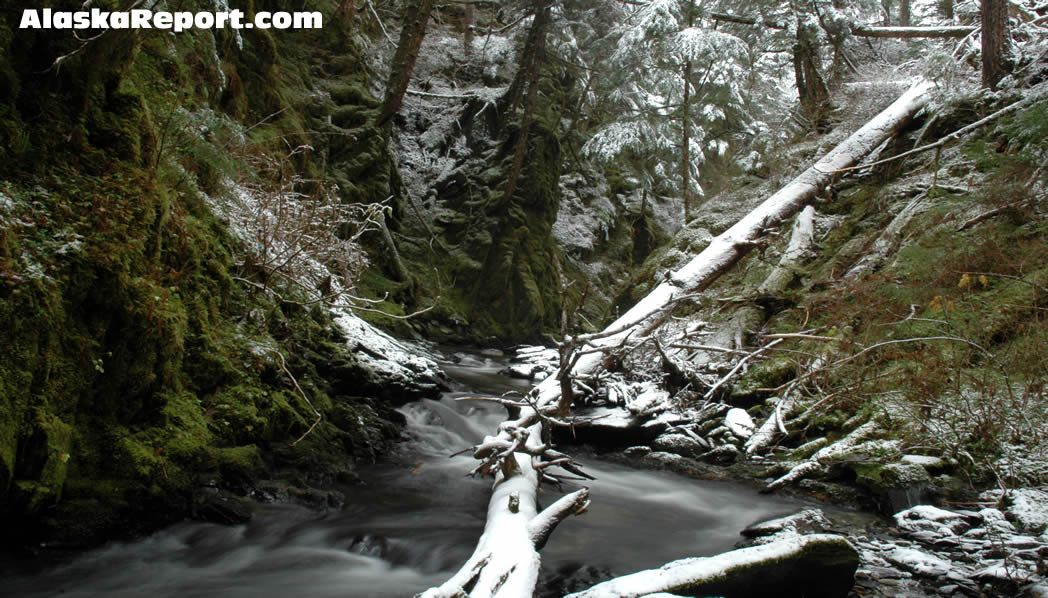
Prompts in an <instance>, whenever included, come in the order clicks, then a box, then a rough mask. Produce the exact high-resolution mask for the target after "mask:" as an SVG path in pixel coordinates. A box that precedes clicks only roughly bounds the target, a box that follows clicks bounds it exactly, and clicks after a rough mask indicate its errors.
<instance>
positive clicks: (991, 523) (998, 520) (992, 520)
mask: <svg viewBox="0 0 1048 598" xmlns="http://www.w3.org/2000/svg"><path fill="white" fill-rule="evenodd" d="M979 517H981V518H982V522H983V525H984V526H986V528H987V530H988V531H992V532H996V533H999V534H1014V533H1015V526H1014V525H1012V524H1011V522H1010V521H1008V520H1007V519H1005V517H1004V513H1002V512H1001V511H1000V510H998V509H983V510H981V511H979ZM972 531H974V530H972ZM983 535H985V534H983Z"/></svg>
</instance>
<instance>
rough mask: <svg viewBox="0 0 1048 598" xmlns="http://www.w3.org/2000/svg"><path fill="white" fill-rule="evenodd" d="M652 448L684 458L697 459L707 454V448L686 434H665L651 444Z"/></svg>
mask: <svg viewBox="0 0 1048 598" xmlns="http://www.w3.org/2000/svg"><path fill="white" fill-rule="evenodd" d="M651 447H652V448H653V449H655V450H657V451H664V452H667V453H673V454H675V455H681V456H684V457H697V456H699V455H701V454H702V453H703V452H705V448H704V447H703V446H702V445H701V444H699V442H698V441H696V440H695V439H694V438H692V437H690V436H687V435H685V434H663V435H662V436H659V437H658V438H656V439H655V441H654V442H652V443H651Z"/></svg>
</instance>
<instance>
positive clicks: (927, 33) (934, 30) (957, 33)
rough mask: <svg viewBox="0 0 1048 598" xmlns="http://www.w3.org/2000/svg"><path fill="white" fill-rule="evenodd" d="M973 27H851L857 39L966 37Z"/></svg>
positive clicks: (973, 29)
mask: <svg viewBox="0 0 1048 598" xmlns="http://www.w3.org/2000/svg"><path fill="white" fill-rule="evenodd" d="M972 31H975V27H965V26H962V25H951V26H947V27H865V26H862V27H859V26H857V27H853V28H852V35H855V36H857V37H902V38H916V37H936V38H945V37H955V38H962V37H967V36H968V35H970V34H971V32H972Z"/></svg>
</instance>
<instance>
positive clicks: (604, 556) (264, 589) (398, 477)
mask: <svg viewBox="0 0 1048 598" xmlns="http://www.w3.org/2000/svg"><path fill="white" fill-rule="evenodd" d="M500 367H502V364H500V363H499V362H498V360H493V359H491V358H488V357H483V356H463V359H462V361H461V362H460V363H459V364H448V365H446V370H447V371H448V373H449V374H450V375H451V376H452V377H453V378H455V379H456V380H457V381H458V382H459V383H460V384H461V385H462V386H463V387H465V388H468V389H469V391H468V392H467V391H459V392H451V393H447V394H446V395H445V396H444V397H443V398H442V399H441V400H440V401H422V402H419V403H414V404H411V405H408V406H406V407H404V408H403V412H404V414H405V416H406V417H407V419H408V426H407V429H406V431H405V438H406V442H404V443H402V444H401V445H400V446H399V447H398V449H397V451H396V454H395V455H394V456H393V458H392V459H390V460H389V461H388V462H384V463H382V464H380V465H376V466H374V467H370V468H365V469H363V470H361V471H360V474H361V478H362V479H363V480H364V482H365V483H364V484H362V485H356V486H351V487H346V488H343V489H342V491H343V492H345V494H346V499H347V500H346V506H345V507H344V508H343V509H342V510H340V511H337V512H327V513H317V512H315V511H310V510H307V509H305V508H303V507H297V506H291V505H265V506H262V507H260V510H259V512H258V514H257V515H256V516H255V518H254V519H253V520H252V521H251V522H250V523H248V524H245V525H238V526H221V525H215V524H208V523H199V522H186V523H181V524H178V525H175V526H173V527H170V528H168V529H166V530H163V531H160V532H158V533H156V534H154V535H152V536H150V537H148V538H145V539H142V540H139V541H136V542H130V543H112V544H110V545H107V546H104V547H102V548H99V549H97V550H93V551H91V552H88V553H85V554H83V555H80V556H79V557H77V558H75V559H74V560H72V561H71V562H69V563H66V564H63V565H59V566H57V567H54V568H51V569H49V570H47V571H44V572H37V573H34V574H32V575H12V576H7V579H6V580H5V581H4V582H3V587H2V589H0V594H2V595H5V596H54V595H62V596H72V597H87V596H112V597H120V596H128V597H130V596H136V597H137V596H171V597H178V598H191V597H197V596H222V597H230V598H237V597H249V596H250V597H252V598H255V597H264V596H300V597H314V596H315V597H325V596H338V597H341V598H345V597H360V598H382V597H386V596H389V597H394V596H398V597H399V596H412V595H414V594H415V593H416V592H418V591H420V590H423V589H425V588H427V587H429V586H432V585H435V584H439V583H440V582H442V581H443V580H444V579H446V578H447V577H448V575H449V574H450V572H453V571H454V570H455V569H457V567H458V566H459V565H460V564H461V563H462V562H463V561H464V560H465V559H466V558H467V557H468V556H469V554H470V553H471V552H472V550H473V545H474V543H475V541H476V539H477V537H478V535H479V534H480V532H481V530H482V529H483V526H484V515H485V511H486V509H487V501H488V490H489V488H490V481H489V480H479V479H472V478H468V477H465V476H464V474H465V473H466V472H468V471H469V470H470V469H471V468H472V467H473V465H474V464H475V462H474V460H473V459H472V458H471V457H469V456H458V457H453V458H449V457H448V455H449V454H451V453H453V452H456V451H460V450H462V449H464V448H466V447H468V446H470V445H472V444H474V443H475V442H476V441H478V440H480V439H481V438H482V437H483V436H484V435H485V434H490V433H491V432H492V431H493V430H495V428H496V426H497V424H498V422H499V421H501V420H502V419H503V418H504V417H505V413H504V411H503V410H502V408H501V407H498V406H493V405H492V404H491V403H482V402H476V401H455V400H454V399H455V398H460V397H464V396H477V395H478V394H480V395H483V394H501V393H502V392H504V391H506V390H510V389H514V388H516V389H518V390H523V389H526V388H527V386H528V385H527V384H525V383H520V382H515V381H512V380H509V379H506V378H504V377H501V376H499V375H498V374H497V372H498V370H499V368H500ZM569 452H570V451H569ZM585 465H586V469H587V471H588V472H589V473H591V474H593V475H595V476H596V477H597V480H596V481H591V482H587V485H588V486H589V487H590V489H591V491H592V502H593V504H592V507H591V508H590V510H589V511H588V512H587V513H585V514H584V515H582V516H580V517H573V518H570V519H568V520H566V521H564V522H563V523H562V524H561V525H560V527H559V528H558V529H557V531H556V532H554V534H553V536H552V538H551V539H550V542H549V544H547V546H546V548H545V549H544V550H543V551H542V559H543V566H544V567H546V568H547V569H548V570H556V569H561V568H570V566H571V565H573V564H582V563H585V564H588V565H592V566H596V567H598V568H604V569H610V570H612V571H614V572H616V573H619V574H621V573H627V572H630V571H634V570H637V569H642V568H649V567H655V566H658V565H661V564H662V563H665V562H667V561H670V560H673V559H677V558H683V557H687V556H704V555H710V554H714V553H718V552H722V551H724V550H729V549H731V548H732V546H733V545H734V544H735V543H736V542H737V541H738V540H739V538H740V536H739V535H738V532H739V530H740V529H742V528H744V527H745V526H747V525H749V524H751V523H755V522H757V521H760V520H764V519H768V518H771V517H775V516H779V515H783V514H786V513H789V512H793V511H795V510H797V509H798V508H799V507H800V506H801V503H800V502H799V501H797V500H794V499H789V498H783V497H777V496H767V495H760V494H758V493H757V492H756V491H755V490H754V489H752V488H749V487H745V486H741V485H735V484H730V483H724V482H709V481H698V480H693V479H689V478H685V477H682V476H678V475H676V474H673V473H669V472H658V471H638V470H631V469H629V468H627V467H624V466H620V465H615V464H610V463H604V462H599V461H596V462H594V461H592V460H590V461H588V462H586V463H585ZM573 489H574V487H569V486H568V485H567V484H566V485H565V488H564V490H565V491H571V490H573ZM557 496H559V493H558V492H557V491H556V490H552V489H544V491H543V494H542V495H541V497H540V498H541V500H543V501H544V502H546V503H549V502H551V501H552V500H555V499H556V497H557Z"/></svg>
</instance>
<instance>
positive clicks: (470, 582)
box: [421, 82, 932, 598]
mask: <svg viewBox="0 0 1048 598" xmlns="http://www.w3.org/2000/svg"><path fill="white" fill-rule="evenodd" d="M931 89H932V84H931V83H929V82H919V83H917V84H915V85H914V86H912V87H911V88H910V89H909V90H908V91H906V93H904V94H903V95H902V96H901V97H900V98H899V99H898V100H896V101H895V102H894V103H892V104H891V105H890V106H888V107H887V108H886V109H884V111H882V112H881V113H880V114H878V115H877V116H876V117H874V118H873V119H872V120H871V121H869V122H868V123H866V124H865V125H864V126H863V127H862V128H860V129H859V130H858V131H856V132H855V133H853V134H852V135H851V136H850V137H848V138H847V139H846V140H845V141H844V142H842V143H841V144H840V145H838V146H837V147H836V148H834V149H833V150H832V151H830V152H829V153H828V154H827V155H826V156H824V157H823V158H822V159H821V160H819V161H818V162H817V163H816V164H815V165H813V166H812V167H810V168H808V169H807V170H805V171H804V172H803V173H801V174H800V175H799V176H798V177H797V178H795V179H794V180H793V181H792V182H790V183H789V184H788V185H786V186H785V187H783V188H782V189H780V190H779V191H778V192H777V193H775V194H773V195H772V196H771V197H769V198H768V199H766V200H765V201H764V202H763V203H762V204H761V205H760V206H758V207H757V208H756V209H754V210H753V211H752V212H750V213H749V214H747V215H746V216H745V217H744V218H742V220H740V221H739V222H738V223H736V224H735V225H734V226H732V227H731V228H729V229H728V230H727V231H725V232H724V233H722V234H721V235H719V236H718V237H716V238H715V239H713V241H712V242H711V243H710V245H709V246H708V247H707V248H706V249H705V250H704V251H703V252H702V253H700V254H699V255H698V256H696V257H695V258H694V259H692V260H691V261H690V262H688V263H687V264H686V265H685V266H684V267H682V268H681V269H679V270H677V271H676V272H674V273H673V274H672V275H670V276H669V277H668V279H667V280H666V282H663V283H662V284H660V285H659V286H657V287H656V288H655V289H654V290H653V291H652V292H651V293H649V294H648V295H647V296H646V297H645V298H644V299H642V300H641V301H640V302H639V303H637V305H635V306H634V307H633V308H631V309H630V310H629V311H627V312H626V313H625V314H623V315H622V317H620V318H619V319H617V320H616V321H615V322H613V323H612V324H611V325H610V326H608V328H606V329H605V330H604V331H603V332H600V333H597V334H590V335H581V336H578V337H575V338H568V339H565V342H568V343H571V344H573V345H574V346H576V347H579V348H580V349H579V351H578V353H577V354H576V355H575V357H574V358H573V359H572V360H571V361H570V362H569V365H568V367H567V369H568V371H567V372H562V374H565V375H570V376H581V375H588V374H592V373H595V372H596V371H598V370H599V369H600V368H601V367H602V365H603V363H604V360H605V357H606V352H607V351H610V350H613V349H614V348H616V347H619V346H621V345H623V344H624V343H625V342H626V341H627V340H628V339H629V338H630V337H632V336H633V335H634V334H637V333H638V332H640V333H641V335H643V331H644V330H645V329H646V328H649V327H652V326H654V325H657V323H658V322H659V321H660V317H663V316H664V315H665V314H666V313H668V311H669V310H670V309H672V307H673V306H674V305H676V304H677V302H678V301H679V300H680V299H681V298H682V297H686V296H688V294H690V293H695V292H701V291H702V290H705V289H706V288H708V287H709V286H710V285H711V284H713V282H714V281H716V280H717V278H718V277H719V276H720V275H721V274H723V273H724V272H726V271H727V270H728V269H730V268H731V266H732V265H733V264H735V263H736V262H738V261H739V260H740V259H741V258H742V257H743V256H744V255H746V254H747V253H748V252H749V251H750V250H752V249H753V247H755V246H756V243H755V242H756V241H757V239H759V238H760V237H761V236H763V235H764V234H765V233H766V231H768V230H769V229H771V228H772V227H776V226H778V225H780V224H781V223H783V222H784V221H785V220H787V219H788V218H791V217H792V216H793V215H794V214H796V213H797V212H798V211H799V210H800V209H801V208H803V207H804V205H805V204H807V203H808V202H810V201H811V200H812V199H814V197H815V196H816V195H817V194H818V193H819V192H820V191H822V189H824V188H825V187H826V186H827V185H828V184H830V183H831V182H832V181H833V180H834V178H835V177H836V176H838V174H837V171H839V170H840V169H842V168H846V167H848V166H851V165H853V164H855V163H856V162H858V161H859V160H861V159H862V158H863V157H864V156H866V155H867V154H869V153H870V152H871V151H873V150H874V149H876V148H877V147H878V146H879V145H880V144H881V143H883V142H884V141H885V140H886V139H888V138H890V137H891V136H893V135H895V134H896V133H897V132H898V131H899V130H900V129H901V128H902V127H903V126H904V125H905V124H906V123H907V122H908V121H909V120H910V119H911V118H912V117H913V116H914V115H915V114H916V113H917V112H918V111H919V110H920V109H921V108H923V107H924V105H925V104H926V103H927V101H928V99H929V95H930V91H931ZM653 322H654V323H653ZM561 378H562V376H561V375H552V376H549V377H548V378H546V379H545V380H544V381H543V382H542V383H541V384H539V385H538V386H536V387H535V388H534V389H532V391H531V393H530V394H529V397H528V399H527V400H526V401H524V402H521V403H517V404H513V405H511V408H512V409H513V410H514V411H516V414H515V415H513V416H511V417H515V418H516V419H512V420H508V421H506V422H503V423H502V424H501V425H500V426H499V430H498V434H497V435H496V436H489V437H487V438H485V439H484V441H483V442H481V444H479V445H477V446H476V447H474V451H473V454H474V456H475V457H476V458H478V459H480V460H481V464H480V465H478V466H477V468H476V469H475V470H474V473H475V474H481V475H486V474H488V473H492V474H494V475H495V482H494V487H493V489H492V498H491V501H490V502H489V506H488V518H487V524H486V526H485V528H484V533H483V535H482V536H481V538H480V540H479V541H478V544H477V548H476V550H475V551H474V553H473V555H472V556H471V557H470V558H469V559H468V560H467V561H466V563H465V565H463V567H462V568H461V569H460V570H459V571H458V572H457V573H456V574H455V575H454V576H453V577H452V578H451V579H449V580H448V581H447V582H445V583H444V584H442V585H441V586H440V587H438V588H432V589H430V590H427V591H426V592H424V593H423V594H421V596H422V597H423V598H442V597H452V596H455V597H457V596H470V597H472V598H479V597H481V596H485V597H487V596H491V597H497V598H528V597H530V596H531V595H532V592H533V590H534V586H535V582H536V580H537V577H538V568H539V557H538V553H537V549H538V546H539V545H540V544H539V543H536V541H535V534H534V531H533V528H534V527H536V526H537V525H538V524H536V523H534V522H535V521H539V522H541V526H542V527H543V528H544V529H545V530H546V532H545V535H548V533H549V531H550V530H552V528H553V526H555V525H556V523H557V522H558V521H559V520H560V519H563V518H564V517H565V516H567V515H569V514H571V513H572V512H577V511H579V510H582V509H584V508H585V506H586V504H587V497H588V492H586V491H585V490H581V491H579V492H578V493H575V495H568V496H569V497H572V496H574V497H573V498H570V499H567V502H568V506H567V507H566V506H565V505H564V504H563V501H565V499H566V498H567V497H565V498H564V499H561V500H560V501H557V502H555V503H554V504H553V505H551V506H550V507H548V508H547V509H546V510H545V511H542V512H541V513H538V512H537V500H536V495H537V491H538V483H539V480H540V478H546V479H550V478H551V476H550V474H549V473H547V472H546V469H547V468H550V467H553V466H556V467H560V468H563V469H565V470H567V471H569V472H571V473H575V474H579V473H581V472H580V471H579V470H578V468H577V467H575V466H574V465H573V464H571V462H570V459H569V458H568V457H567V455H564V454H563V453H558V452H557V451H554V450H553V449H552V448H551V447H550V445H549V443H548V440H545V438H548V433H546V432H547V431H546V430H544V426H547V425H554V424H556V423H557V420H556V418H557V417H559V416H560V414H562V413H563V412H565V411H566V408H567V405H564V404H562V396H561V380H560V379H561ZM572 507H573V508H572ZM551 510H552V511H551Z"/></svg>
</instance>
